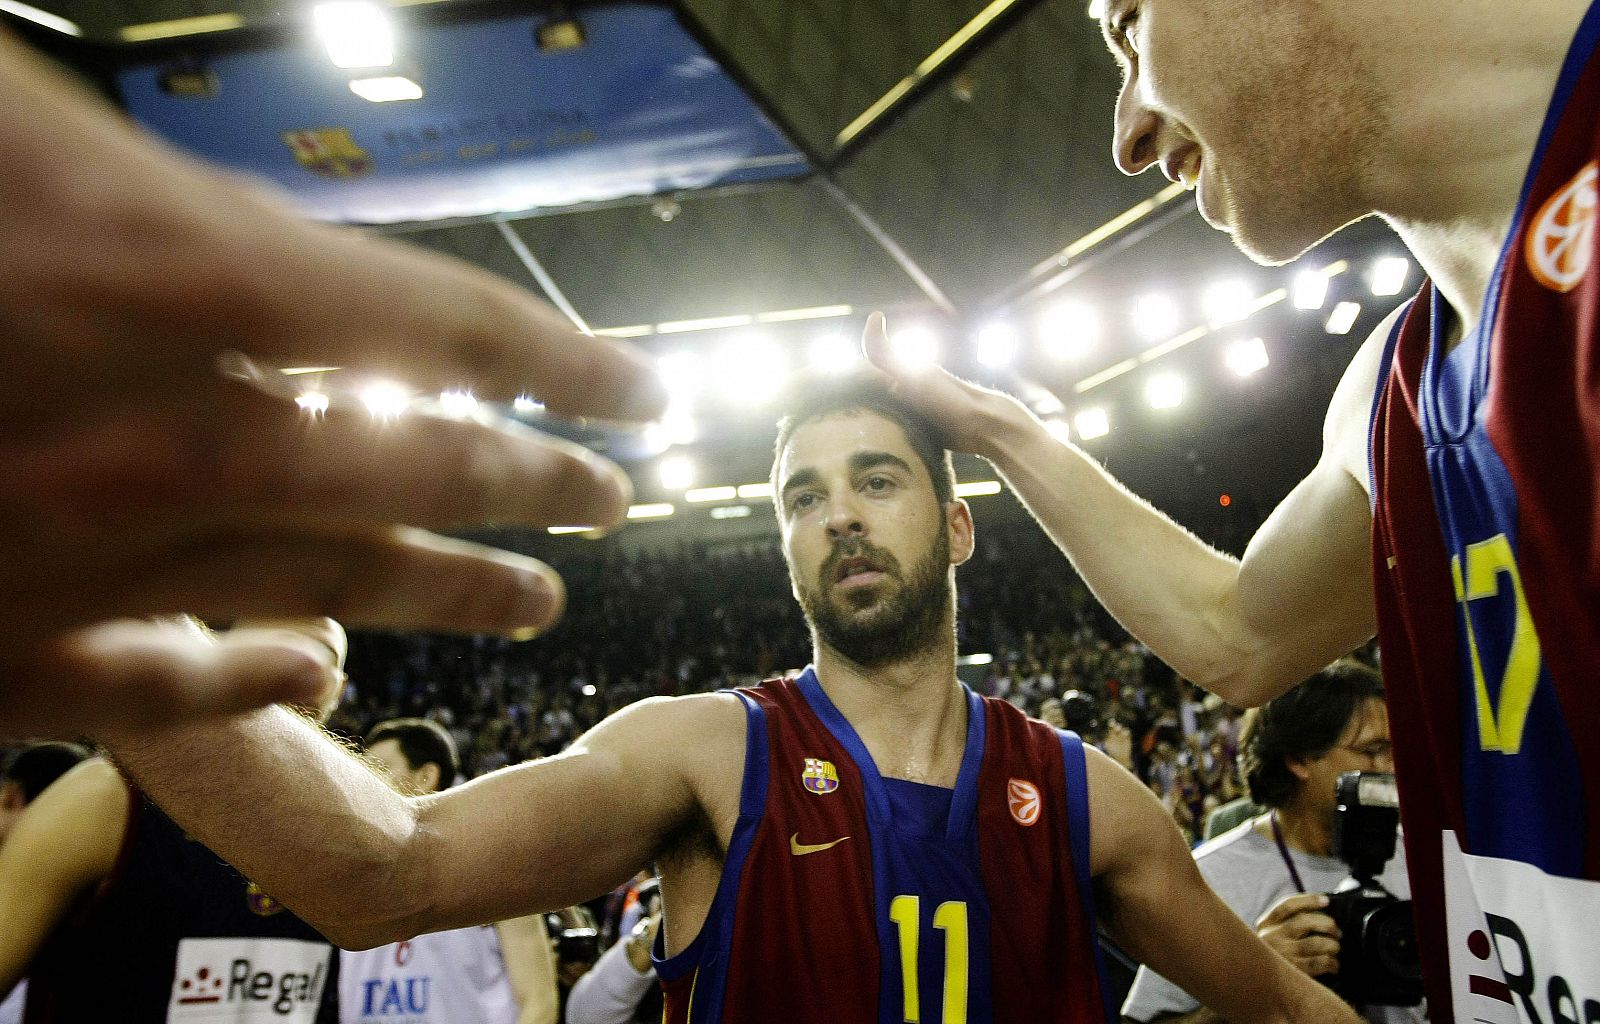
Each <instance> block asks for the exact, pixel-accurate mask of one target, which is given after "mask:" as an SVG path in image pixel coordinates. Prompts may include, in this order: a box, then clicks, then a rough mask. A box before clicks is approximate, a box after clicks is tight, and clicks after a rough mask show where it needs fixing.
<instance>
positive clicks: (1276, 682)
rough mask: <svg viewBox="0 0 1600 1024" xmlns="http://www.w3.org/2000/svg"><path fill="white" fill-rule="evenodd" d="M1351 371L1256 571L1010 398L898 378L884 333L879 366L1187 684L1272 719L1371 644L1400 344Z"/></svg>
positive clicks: (932, 380)
mask: <svg viewBox="0 0 1600 1024" xmlns="http://www.w3.org/2000/svg"><path fill="white" fill-rule="evenodd" d="M1392 323H1393V319H1391V320H1389V321H1386V322H1385V324H1384V325H1383V326H1380V327H1379V329H1378V330H1377V331H1376V332H1374V334H1373V335H1372V337H1371V339H1369V340H1368V342H1367V343H1366V345H1365V346H1364V347H1363V348H1362V350H1361V351H1360V352H1359V353H1358V354H1357V355H1356V357H1355V359H1354V360H1353V361H1352V362H1351V364H1350V368H1349V369H1348V370H1347V371H1346V372H1345V376H1344V379H1343V380H1342V381H1341V382H1340V384H1339V387H1338V390H1337V391H1336V392H1335V395H1334V398H1333V401H1332V403H1331V404H1330V406H1329V408H1328V414H1327V418H1326V421H1325V422H1324V425H1323V452H1322V458H1321V460H1320V461H1319V462H1318V463H1317V465H1316V467H1315V468H1314V469H1313V470H1312V471H1311V473H1310V474H1309V475H1308V476H1307V477H1306V478H1305V479H1304V480H1302V481H1301V482H1300V484H1299V485H1298V486H1297V487H1295V489H1294V490H1293V491H1292V492H1290V494H1289V496H1288V497H1286V498H1285V499H1284V500H1283V502H1282V503H1281V504H1280V505H1279V506H1278V508H1277V509H1276V510H1274V511H1273V513H1272V515H1271V516H1269V517H1268V519H1267V521H1266V523H1265V524H1264V525H1263V526H1262V527H1261V529H1260V530H1259V531H1257V533H1256V535H1255V537H1254V538H1253V539H1252V540H1251V542H1250V544H1249V547H1248V549H1247V550H1246V551H1245V554H1244V557H1243V558H1242V559H1236V558H1233V557H1231V556H1229V555H1226V554H1223V553H1222V552H1220V551H1217V550H1215V549H1213V548H1211V547H1210V546H1208V545H1206V544H1205V543H1203V542H1202V541H1200V540H1199V539H1198V538H1197V537H1195V536H1194V535H1193V534H1192V533H1190V532H1189V531H1187V530H1185V529H1184V528H1183V527H1181V526H1179V525H1178V524H1177V523H1176V522H1174V521H1173V520H1172V519H1170V518H1169V517H1167V516H1166V515H1164V514H1162V513H1161V512H1160V511H1158V510H1157V509H1155V508H1153V507H1152V506H1151V505H1150V504H1149V503H1148V502H1146V501H1144V500H1142V499H1141V498H1139V497H1137V496H1136V495H1134V494H1133V493H1131V492H1130V491H1129V490H1128V489H1127V488H1126V487H1124V486H1123V485H1122V484H1121V483H1119V482H1118V481H1117V480H1116V479H1115V478H1113V477H1112V476H1111V474H1109V473H1108V472H1106V470H1105V469H1104V468H1103V467H1102V466H1101V465H1100V464H1099V463H1098V462H1097V461H1096V460H1095V459H1093V458H1092V457H1090V456H1089V455H1088V454H1087V453H1085V452H1084V451H1083V450H1082V449H1080V448H1078V447H1077V446H1075V445H1072V444H1069V443H1064V442H1062V441H1060V440H1058V439H1057V438H1056V437H1054V436H1053V435H1052V434H1051V433H1050V432H1049V431H1047V430H1046V429H1045V427H1044V425H1043V424H1042V423H1041V422H1040V421H1039V419H1038V418H1037V417H1035V416H1034V415H1033V414H1032V413H1031V412H1029V411H1028V409H1027V408H1026V407H1025V406H1023V405H1022V404H1021V403H1020V402H1018V401H1016V400H1015V399H1013V398H1011V397H1010V396H1007V395H1004V394H1001V393H999V392H995V391H991V390H988V389H986V388H981V387H978V386H977V385H974V384H969V383H967V382H965V381H962V380H959V379H957V378H956V377H954V376H952V375H950V374H948V373H946V372H945V371H943V370H940V369H937V368H934V369H929V370H910V369H904V368H901V367H899V366H898V365H897V363H896V362H895V359H894V356H893V354H892V351H891V350H890V347H889V343H888V336H887V334H886V333H885V330H884V325H883V322H882V320H881V318H877V319H874V320H871V321H869V324H868V328H867V334H866V349H867V354H868V356H869V357H870V358H871V360H872V362H873V363H874V364H875V365H877V366H878V367H879V368H880V369H881V370H883V371H884V373H885V374H886V375H887V376H888V377H889V378H890V379H891V380H892V381H893V385H892V386H893V388H894V389H895V392H896V394H898V395H900V396H902V397H903V398H905V399H906V400H907V401H909V402H911V403H912V404H913V405H915V406H916V407H917V408H919V409H920V410H922V411H923V412H924V413H925V414H927V415H929V416H931V417H933V418H934V419H935V420H936V421H937V422H938V423H940V424H941V426H943V427H944V429H945V430H946V433H947V439H948V441H949V443H950V444H951V445H952V446H953V447H954V448H956V449H957V450H960V451H965V452H971V453H974V454H977V455H980V456H982V457H984V458H986V459H988V460H989V461H990V462H991V463H992V464H993V465H994V466H995V468H996V469H997V470H998V471H999V473H1000V475H1001V476H1002V477H1003V478H1004V479H1005V481H1006V483H1007V484H1008V485H1009V486H1010V487H1011V489H1012V490H1013V491H1014V492H1015V493H1016V495H1017V497H1018V498H1019V499H1021V501H1022V503H1023V504H1024V505H1025V506H1026V507H1027V508H1028V510H1029V511H1030V512H1031V513H1032V514H1033V515H1034V517H1035V518H1036V519H1037V520H1038V521H1039V524H1040V525H1041V526H1042V527H1043V528H1044V529H1045V531H1046V532H1047V533H1048V534H1049V535H1050V537H1051V539H1052V540H1054V541H1055V543H1056V545H1057V546H1058V547H1059V548H1060V549H1061V550H1062V551H1063V552H1064V553H1065V554H1066V555H1067V557H1068V558H1069V559H1070V560H1071V562H1072V564H1073V566H1074V567H1075V568H1076V569H1077V571H1078V573H1079V574H1080V575H1081V576H1082V577H1083V579H1084V581H1085V582H1086V583H1087V584H1088V585H1089V588H1090V589H1091V590H1092V591H1093V593H1094V595H1095V597H1096V598H1097V599H1098V600H1099V601H1100V602H1101V603H1102V604H1103V605H1105V607H1106V608H1107V610H1109V611H1110V612H1111V614H1112V615H1114V616H1115V617H1116V618H1117V620H1118V621H1119V622H1121V623H1122V624H1123V626H1125V627H1126V628H1127V629H1128V631H1129V632H1131V633H1132V634H1134V635H1135V636H1137V637H1138V638H1139V639H1140V640H1142V641H1143V642H1144V643H1146V644H1147V645H1149V647H1150V648H1151V649H1152V650H1154V651H1155V653H1156V654H1157V655H1158V656H1159V657H1160V658H1161V659H1162V660H1163V661H1165V662H1167V663H1168V664H1169V665H1171V666H1172V667H1173V668H1174V669H1176V670H1177V671H1178V672H1179V674H1181V675H1182V676H1184V677H1185V678H1187V679H1192V680H1194V681H1195V682H1197V683H1199V684H1200V685H1201V686H1203V687H1205V688H1206V689H1207V690H1211V691H1213V692H1215V693H1218V694H1221V695H1222V696H1223V697H1225V698H1226V699H1227V700H1228V701H1229V702H1230V703H1233V704H1235V705H1239V706H1249V705H1254V704H1259V703H1261V702H1263V701H1265V700H1269V699H1271V698H1272V697H1273V696H1275V695H1277V694H1279V693H1282V692H1283V691H1284V690H1286V689H1288V688H1289V687H1290V686H1293V685H1294V684H1295V683H1297V682H1299V681H1300V680H1302V679H1304V678H1305V677H1306V676H1308V675H1310V674H1311V673H1312V672H1314V671H1316V670H1317V669H1318V668H1320V667H1322V666H1323V665H1326V664H1327V663H1328V662H1330V661H1332V660H1333V659H1335V658H1337V657H1339V656H1341V655H1343V654H1346V653H1348V652H1349V651H1350V650H1352V649H1353V648H1355V647H1356V646H1357V645H1359V644H1360V643H1362V642H1363V641H1365V640H1366V639H1367V638H1369V637H1371V636H1372V634H1373V632H1374V631H1375V629H1376V613H1375V612H1374V609H1373V603H1372V583H1371V576H1372V567H1371V528H1372V513H1371V507H1370V505H1369V503H1368V498H1367V493H1366V427H1367V417H1368V414H1369V412H1370V409H1371V403H1372V397H1373V394H1374V390H1375V387H1376V382H1377V377H1378V364H1379V363H1380V362H1381V355H1382V352H1383V347H1384V341H1385V340H1386V337H1387V329H1388V327H1389V325H1390V324H1392Z"/></svg>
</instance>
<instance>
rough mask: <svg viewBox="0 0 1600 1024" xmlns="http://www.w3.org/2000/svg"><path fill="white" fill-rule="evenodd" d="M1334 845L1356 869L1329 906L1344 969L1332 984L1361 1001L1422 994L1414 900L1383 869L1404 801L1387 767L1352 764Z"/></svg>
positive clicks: (1410, 1001)
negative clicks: (1385, 878) (1382, 878)
mask: <svg viewBox="0 0 1600 1024" xmlns="http://www.w3.org/2000/svg"><path fill="white" fill-rule="evenodd" d="M1336 794H1337V807H1336V808H1335V810H1334V817H1333V849H1334V853H1336V854H1337V855H1338V856H1339V859H1340V860H1342V861H1344V862H1345V864H1346V865H1347V866H1349V868H1350V877H1349V878H1348V879H1346V880H1345V881H1344V882H1343V883H1342V884H1340V886H1339V888H1338V889H1337V890H1335V891H1334V892H1331V893H1329V894H1328V908H1327V910H1326V913H1327V914H1328V916H1330V917H1332V918H1333V920H1334V922H1335V923H1336V924H1338V926H1339V931H1340V933H1341V935H1342V936H1343V938H1342V939H1341V940H1340V944H1339V973H1338V974H1336V975H1333V976H1332V977H1331V978H1324V979H1322V980H1324V981H1325V982H1327V984H1328V986H1329V987H1330V988H1332V989H1333V990H1334V991H1335V992H1337V993H1339V995H1340V996H1342V997H1343V998H1344V1000H1345V1001H1346V1002H1348V1003H1350V1004H1351V1005H1353V1006H1356V1007H1364V1006H1368V1005H1380V1006H1416V1005H1417V1004H1418V1003H1420V1002H1422V961H1421V959H1420V957H1419V955H1418V953H1417V930H1416V926H1415V924H1414V923H1413V921H1412V917H1411V901H1410V900H1403V899H1400V898H1399V897H1398V896H1396V895H1394V894H1393V893H1391V892H1390V891H1389V890H1388V889H1385V888H1384V887H1383V883H1381V882H1379V881H1378V876H1379V875H1380V874H1381V873H1382V872H1383V866H1384V865H1385V864H1387V863H1389V860H1390V858H1392V857H1393V856H1394V851H1395V839H1396V837H1397V835H1398V833H1399V826H1400V801H1399V797H1398V792H1397V790H1396V788H1395V782H1394V776H1393V775H1392V774H1390V773H1388V772H1345V773H1344V774H1343V775H1341V776H1339V782H1338V786H1337V789H1336Z"/></svg>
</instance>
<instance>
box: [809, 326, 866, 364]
mask: <svg viewBox="0 0 1600 1024" xmlns="http://www.w3.org/2000/svg"><path fill="white" fill-rule="evenodd" d="M806 355H807V362H808V363H809V364H810V366H811V368H812V369H813V370H817V371H819V372H821V373H843V372H844V371H846V370H848V369H850V368H851V367H852V366H854V365H855V364H856V363H858V362H860V360H861V347H860V346H859V345H857V344H856V343H855V342H854V341H851V340H850V338H849V336H848V335H844V334H824V335H822V336H821V337H819V338H814V339H812V342H811V347H810V348H809V349H807V350H806Z"/></svg>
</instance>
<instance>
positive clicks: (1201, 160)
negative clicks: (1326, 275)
mask: <svg viewBox="0 0 1600 1024" xmlns="http://www.w3.org/2000/svg"><path fill="white" fill-rule="evenodd" d="M1338 7H1339V5H1338V4H1330V3H1327V2H1326V0H1271V2H1270V3H1251V4H1241V3H1238V2H1237V0H1106V14H1105V17H1104V20H1103V23H1102V27H1103V28H1104V30H1105V32H1106V38H1107V42H1108V45H1109V46H1110V47H1111V50H1112V53H1113V54H1115V55H1116V58H1117V61H1118V63H1119V64H1120V65H1121V67H1122V70H1123V72H1124V81H1123V86H1122V91H1121V94H1120V95H1119V97H1118V100H1117V112H1116V140H1115V150H1116V161H1117V165H1118V166H1119V167H1120V168H1122V170H1123V171H1125V172H1126V173H1129V174H1137V173H1139V172H1141V171H1143V170H1145V169H1146V168H1148V167H1150V166H1152V165H1158V166H1160V167H1161V168H1162V170H1163V172H1164V173H1165V174H1166V175H1167V176H1168V177H1169V178H1172V179H1173V180H1182V181H1184V182H1185V183H1186V184H1188V185H1189V186H1190V187H1198V189H1199V205H1200V210H1201V213H1202V214H1203V215H1204V216H1205V218H1206V220H1207V221H1208V222H1209V223H1210V224H1211V225H1212V226H1214V227H1217V228H1219V229H1221V230H1224V231H1228V232H1230V233H1231V234H1232V235H1233V238H1234V242H1235V244H1237V245H1238V246H1239V248H1240V249H1242V250H1243V251H1244V252H1245V253H1246V254H1247V255H1249V256H1250V257H1251V258H1252V259H1254V260H1256V261H1258V262H1261V263H1282V262H1286V261H1288V260H1292V259H1294V258H1295V257H1297V256H1299V255H1300V254H1301V253H1303V252H1305V251H1306V250H1307V249H1308V248H1310V247H1311V246H1312V245H1314V244H1316V243H1317V242H1318V241H1319V240H1321V239H1322V238H1324V237H1326V236H1327V235H1328V234H1330V233H1332V232H1333V231H1336V230H1338V229H1339V228H1340V227H1342V226H1343V225H1345V224H1347V223H1349V222H1350V221H1352V220H1355V219H1358V218H1360V217H1363V216H1366V215H1367V214H1369V213H1371V212H1372V209H1371V203H1370V201H1368V200H1367V199H1365V198H1364V196H1365V195H1368V194H1370V188H1369V183H1368V182H1367V181H1366V180H1365V179H1366V178H1367V177H1368V169H1369V168H1370V166H1371V161H1372V156H1373V154H1374V153H1375V152H1376V148H1377V146H1379V145H1380V144H1381V139H1382V138H1383V136H1384V133H1385V131H1386V128H1387V124H1388V118H1387V117H1386V115H1385V109H1386V104H1385V102H1384V100H1383V97H1382V93H1381V90H1379V89H1378V87H1377V85H1376V84H1375V79H1374V77H1373V76H1372V75H1371V73H1370V72H1369V71H1368V70H1367V69H1366V68H1365V66H1364V65H1363V64H1362V63H1361V61H1360V60H1358V59H1355V58H1354V57H1353V56H1352V54H1351V47H1350V45H1349V44H1348V43H1347V42H1346V40H1345V36H1344V35H1343V34H1342V33H1341V29H1340V25H1339V23H1338V21H1337V18H1338V15H1337V13H1336V12H1337V10H1338Z"/></svg>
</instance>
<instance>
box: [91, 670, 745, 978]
mask: <svg viewBox="0 0 1600 1024" xmlns="http://www.w3.org/2000/svg"><path fill="white" fill-rule="evenodd" d="M744 715H745V713H744V710H743V708H742V707H741V706H740V705H739V703H738V700H737V698H734V697H731V696H727V695H715V694H711V695H701V696H695V697H684V698H676V699H656V700H650V701H645V702H642V703H640V704H636V705H633V706H632V707H630V708H627V709H626V710H624V711H621V712H619V713H617V714H616V715H613V716H612V717H611V718H609V719H607V720H606V721H604V722H602V723H601V724H600V725H598V726H596V727H595V728H594V729H593V730H591V731H590V732H589V733H588V734H587V735H585V736H584V737H583V738H581V739H580V740H579V741H578V742H577V743H575V744H574V745H573V746H572V747H571V748H570V749H569V750H567V751H566V752H565V753H563V754H560V755H558V756H556V757H551V758H546V759H544V760H541V761H533V762H529V763H527V764H523V765H518V766H516V767H513V768H505V769H502V770H500V771H498V772H494V773H492V774H490V775H487V776H485V777H483V778H480V779H476V780H474V781H472V782H469V783H467V784H466V785H463V786H457V787H453V788H451V789H448V790H445V791H444V792H442V793H438V794H434V795H431V796H426V797H414V798H408V797H405V796H402V795H400V794H399V793H397V792H395V790H394V789H393V788H391V787H390V785H389V784H388V783H387V782H386V781H384V780H383V779H381V778H380V777H379V776H378V775H376V774H375V773H374V772H373V771H372V770H371V769H370V768H369V767H368V766H367V765H366V764H365V763H364V762H363V761H361V760H360V759H359V758H357V757H356V756H355V755H353V754H352V753H350V752H349V751H348V750H346V749H345V748H344V747H342V746H340V745H339V744H338V743H336V742H334V741H333V740H332V739H330V738H329V737H328V736H326V735H325V734H324V733H322V732H321V731H320V730H319V729H317V728H316V727H314V726H312V725H311V724H309V723H308V722H306V721H304V720H303V719H301V718H299V717H298V716H296V715H293V714H291V713H289V712H287V711H283V710H282V709H279V708H268V709H265V710H261V711H257V712H252V713H250V714H248V715H244V716H240V717H237V718H233V719H229V720H226V721H224V722H221V723H218V724H214V725H210V726H206V727H191V728H188V729H183V730H172V731H169V732H165V733H159V734H151V733H142V734H141V733H128V734H125V735H119V736H111V737H107V743H108V745H109V746H110V747H111V749H112V751H113V753H114V754H115V756H116V757H117V759H118V760H119V761H120V762H121V763H122V764H123V765H124V766H125V767H126V768H127V769H128V770H129V772H130V773H131V774H132V775H133V777H134V779H135V781H136V782H137V783H138V784H139V785H140V786H141V787H142V788H143V789H145V791H146V792H148V793H149V794H150V796H151V797H152V798H153V799H154V800H155V801H156V803H157V804H158V805H159V806H160V807H161V808H162V810H164V811H166V812H167V813H168V814H169V815H171V816H172V818H173V819H174V820H175V821H177V822H178V824H180V825H182V826H183V828H184V829H185V830H186V831H187V832H189V833H190V834H191V835H193V836H194V837H195V838H197V839H199V840H200V841H201V842H203V843H205V844H206V845H207V846H208V847H210V848H211V849H212V850H214V851H216V852H217V853H218V854H219V855H221V856H222V857H223V858H224V859H226V860H227V861H228V862H229V863H231V864H233V865H234V866H235V867H236V868H238V869H239V871H240V872H241V873H242V874H244V875H245V876H246V877H247V878H249V879H251V880H252V881H254V882H256V883H257V884H259V885H260V886H262V888H264V889H265V890H266V891H267V892H270V893H271V894H272V895H273V896H274V897H275V898H277V899H279V900H281V901H282V902H283V903H284V904H285V905H287V906H288V907H289V908H290V909H291V910H293V911H294V912H295V913H296V914H298V915H300V916H301V917H302V918H303V919H305V920H306V921H307V922H308V923H310V924H311V925H312V926H313V927H315V928H317V929H318V930H319V931H321V932H322V933H323V934H324V935H326V936H327V937H328V938H329V939H331V940H332V941H333V942H334V943H336V944H337V945H340V946H343V947H345V948H347V949H363V948H370V947H372V946H376V945H381V944H383V943H387V942H393V941H397V940H401V939H407V938H410V937H412V936H415V935H418V934H421V933H424V932H432V931H440V930H444V929H448V928H457V927H464V926H466V925H472V924H485V923H489V922H493V921H504V920H507V919H510V918H515V917H520V916H523V915H526V914H529V913H534V912H537V911H546V910H553V909H557V908H560V907H565V906H570V905H572V904H574V903H579V902H582V901H583V900H586V899H589V898H592V897H593V896H595V895H596V894H598V893H601V892H604V891H606V890H608V889H612V888H615V887H616V886H617V885H619V884H621V883H622V882H623V881H625V880H626V879H627V878H628V877H629V876H631V875H633V874H634V873H635V872H637V871H638V870H639V869H640V868H641V867H643V866H645V865H646V864H648V863H649V862H650V861H651V860H652V859H653V858H654V857H655V856H656V854H657V853H658V852H659V851H660V850H661V849H662V847H663V844H664V843H665V842H666V841H667V839H668V837H669V836H670V835H671V834H672V833H673V832H674V831H675V830H676V829H678V828H680V827H681V826H682V825H683V824H684V822H686V821H688V820H690V819H691V817H692V816H693V815H694V814H696V813H697V810H696V809H697V801H698V799H699V797H698V789H697V780H698V779H702V778H705V777H706V775H705V771H706V766H708V765H715V764H720V765H723V766H724V767H725V766H726V765H727V764H739V763H742V761H741V759H742V758H743V750H744V729H745V724H744Z"/></svg>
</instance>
